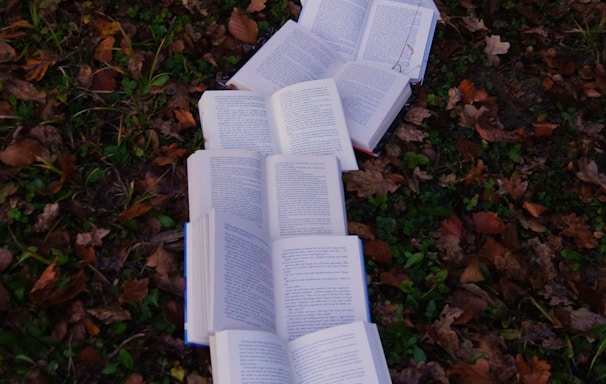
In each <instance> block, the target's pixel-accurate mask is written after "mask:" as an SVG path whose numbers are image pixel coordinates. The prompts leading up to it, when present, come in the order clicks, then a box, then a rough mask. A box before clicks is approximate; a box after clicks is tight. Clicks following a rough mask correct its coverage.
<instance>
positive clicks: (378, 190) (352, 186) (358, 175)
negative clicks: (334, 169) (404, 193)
mask: <svg viewBox="0 0 606 384" xmlns="http://www.w3.org/2000/svg"><path fill="white" fill-rule="evenodd" d="M343 182H344V183H345V186H346V189H347V191H348V192H356V193H357V195H358V197H366V196H370V195H378V196H382V195H386V194H387V193H393V192H395V191H396V190H397V189H398V188H399V187H400V186H399V185H397V184H396V183H395V182H394V181H393V180H391V179H387V178H385V177H384V175H383V174H382V173H381V172H378V171H373V170H357V171H350V172H346V173H344V174H343Z"/></svg>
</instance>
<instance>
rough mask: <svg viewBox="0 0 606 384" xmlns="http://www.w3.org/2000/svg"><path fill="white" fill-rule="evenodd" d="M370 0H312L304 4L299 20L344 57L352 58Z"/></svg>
mask: <svg viewBox="0 0 606 384" xmlns="http://www.w3.org/2000/svg"><path fill="white" fill-rule="evenodd" d="M369 5H370V0H314V1H311V2H310V3H309V4H306V5H305V7H304V8H303V10H302V12H301V15H300V16H299V21H298V23H299V24H301V25H302V26H303V27H305V28H307V29H308V30H310V31H312V32H313V33H315V34H316V35H318V36H320V37H321V38H322V39H323V40H324V41H326V42H327V43H328V44H329V45H330V46H331V47H332V48H333V49H334V50H335V51H336V52H338V53H339V54H340V55H341V56H342V57H343V58H344V59H345V60H353V59H354V58H355V56H356V52H357V50H358V46H359V42H360V38H361V37H362V31H363V30H364V28H363V26H364V23H365V20H366V19H365V18H366V14H367V12H368V8H369Z"/></svg>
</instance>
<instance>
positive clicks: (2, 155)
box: [0, 138, 48, 167]
mask: <svg viewBox="0 0 606 384" xmlns="http://www.w3.org/2000/svg"><path fill="white" fill-rule="evenodd" d="M47 154H48V151H47V150H46V148H44V147H43V146H42V145H41V144H40V143H39V142H38V141H37V140H34V139H30V138H24V139H20V140H17V141H15V142H14V143H12V144H10V145H9V146H8V147H6V148H5V149H4V150H2V151H0V161H2V162H3V163H4V164H6V165H10V166H11V167H23V166H27V165H30V164H33V163H34V162H36V161H38V159H39V158H45V157H47Z"/></svg>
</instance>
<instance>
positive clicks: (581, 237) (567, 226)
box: [559, 213, 599, 249]
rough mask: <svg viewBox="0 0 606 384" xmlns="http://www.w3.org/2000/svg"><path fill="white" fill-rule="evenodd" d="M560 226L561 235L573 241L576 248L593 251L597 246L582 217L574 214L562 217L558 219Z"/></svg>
mask: <svg viewBox="0 0 606 384" xmlns="http://www.w3.org/2000/svg"><path fill="white" fill-rule="evenodd" d="M559 223H560V225H561V226H562V229H563V230H562V235H563V236H566V237H570V238H572V239H573V240H574V242H575V244H576V245H577V246H578V247H581V248H586V249H593V248H596V247H597V246H598V245H599V242H598V239H596V238H595V236H594V234H593V230H592V229H591V227H590V226H589V224H587V222H586V221H585V219H584V218H583V217H578V216H577V215H576V213H571V214H568V215H564V216H562V217H561V218H560V219H559Z"/></svg>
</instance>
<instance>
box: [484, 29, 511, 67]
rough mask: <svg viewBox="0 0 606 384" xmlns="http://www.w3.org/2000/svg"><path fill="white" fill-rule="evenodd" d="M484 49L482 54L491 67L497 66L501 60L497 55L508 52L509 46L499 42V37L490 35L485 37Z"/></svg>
mask: <svg viewBox="0 0 606 384" xmlns="http://www.w3.org/2000/svg"><path fill="white" fill-rule="evenodd" d="M484 39H485V41H486V48H484V52H486V54H487V55H488V62H489V63H490V64H491V65H494V66H498V65H499V64H500V62H501V59H499V57H498V56H497V55H504V54H506V53H507V51H509V46H510V44H509V43H507V42H502V41H501V36H499V35H491V36H486V37H485V38H484Z"/></svg>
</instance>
